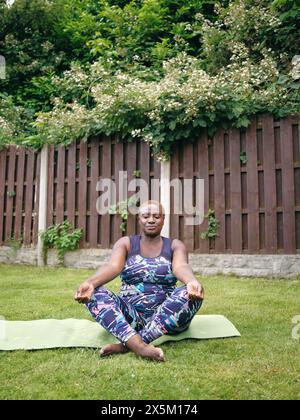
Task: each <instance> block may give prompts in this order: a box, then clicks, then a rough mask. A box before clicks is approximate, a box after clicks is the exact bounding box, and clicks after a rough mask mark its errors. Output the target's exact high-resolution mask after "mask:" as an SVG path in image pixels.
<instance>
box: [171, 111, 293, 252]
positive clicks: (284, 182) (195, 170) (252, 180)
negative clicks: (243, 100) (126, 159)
mask: <svg viewBox="0 0 300 420" xmlns="http://www.w3.org/2000/svg"><path fill="white" fill-rule="evenodd" d="M299 131H300V124H299V118H285V119H282V120H280V121H273V118H272V117H271V116H268V115H266V116H264V117H263V118H261V119H259V120H258V119H255V120H253V122H252V124H251V126H250V127H248V129H247V130H236V129H233V130H229V131H228V132H219V133H218V134H217V135H216V136H215V137H214V139H212V140H208V139H207V137H206V136H205V135H203V136H202V137H201V138H199V139H197V141H196V142H194V143H193V144H189V145H179V146H178V147H177V149H176V151H175V154H174V157H173V159H172V166H171V174H172V178H173V177H179V178H193V177H194V178H202V179H204V180H205V181H204V182H205V213H207V211H208V209H209V208H212V209H214V210H215V214H216V218H217V220H218V221H219V222H220V228H219V230H218V235H219V236H218V237H216V239H214V240H202V239H200V234H201V233H202V232H203V231H205V230H207V221H205V222H204V223H203V224H201V225H198V226H197V225H196V226H185V224H184V216H179V215H174V214H173V215H172V216H171V218H172V219H171V235H170V236H171V237H178V238H180V239H181V240H183V241H184V242H185V244H186V245H187V247H188V249H189V251H195V252H199V253H235V254H241V253H247V254H252V253H253V254H262V253H267V254H273V253H286V254H295V253H298V252H299V251H300V140H299V139H300V136H299ZM171 207H172V204H171Z"/></svg>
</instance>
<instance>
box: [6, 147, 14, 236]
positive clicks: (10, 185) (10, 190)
mask: <svg viewBox="0 0 300 420" xmlns="http://www.w3.org/2000/svg"><path fill="white" fill-rule="evenodd" d="M15 164H16V148H15V146H10V147H9V163H8V180H7V194H6V203H7V204H6V226H5V240H9V239H10V238H12V237H13V232H12V221H13V201H14V197H13V195H12V194H14V193H15Z"/></svg>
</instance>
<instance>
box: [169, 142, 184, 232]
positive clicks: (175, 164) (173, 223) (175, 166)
mask: <svg viewBox="0 0 300 420" xmlns="http://www.w3.org/2000/svg"><path fill="white" fill-rule="evenodd" d="M171 180H173V184H174V187H172V189H171V200H170V206H171V217H170V238H172V239H179V214H175V213H174V209H176V213H177V212H179V211H180V208H181V207H180V204H181V206H182V202H183V198H182V196H181V194H180V191H176V188H177V186H176V184H175V182H174V180H179V150H178V145H176V146H174V152H173V155H172V157H171ZM182 192H183V191H182Z"/></svg>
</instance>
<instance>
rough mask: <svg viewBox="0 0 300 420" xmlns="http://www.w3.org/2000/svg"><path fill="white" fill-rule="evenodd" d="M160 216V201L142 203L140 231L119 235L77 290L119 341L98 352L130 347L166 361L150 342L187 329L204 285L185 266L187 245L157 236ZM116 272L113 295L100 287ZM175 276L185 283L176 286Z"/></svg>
mask: <svg viewBox="0 0 300 420" xmlns="http://www.w3.org/2000/svg"><path fill="white" fill-rule="evenodd" d="M164 219H165V214H164V209H163V206H162V205H161V204H160V203H159V202H157V201H153V200H149V201H146V202H145V203H143V204H142V205H141V207H140V208H139V214H138V221H139V225H140V230H141V234H140V235H133V236H130V237H128V236H125V237H123V238H121V239H119V240H118V241H117V242H116V243H115V245H114V247H113V249H112V254H111V258H110V261H109V262H108V263H106V264H104V265H103V266H102V267H100V268H99V270H98V271H97V272H96V273H95V275H93V276H92V277H90V278H89V279H88V280H86V281H85V282H84V283H83V284H81V286H80V287H79V288H78V290H77V292H76V295H75V299H76V300H77V301H78V302H80V303H85V305H86V307H87V308H88V310H89V311H90V313H91V315H92V316H93V318H94V319H95V320H96V321H97V322H98V323H99V324H100V325H102V327H103V328H105V329H106V330H107V331H109V332H110V333H111V334H113V335H114V336H115V337H116V338H117V339H118V340H119V341H120V343H118V344H107V345H106V346H104V347H103V348H102V349H101V351H100V355H101V356H102V357H103V356H107V355H110V354H116V353H126V352H127V351H129V350H131V351H133V352H134V353H135V354H136V355H138V356H142V357H146V358H150V359H153V360H157V361H161V362H163V361H165V357H164V353H163V351H162V349H161V348H159V347H154V346H153V345H151V344H150V343H151V342H152V341H154V340H155V339H157V338H158V337H161V336H162V335H164V334H178V333H179V332H182V331H184V330H186V329H187V328H188V327H189V325H190V323H191V321H192V319H193V317H194V315H195V314H196V313H197V311H198V310H199V309H200V307H201V304H202V301H203V299H204V291H203V287H202V285H201V284H200V283H199V282H198V280H197V279H196V278H195V276H194V274H193V272H192V269H191V268H190V266H189V265H188V255H187V250H186V247H185V245H184V244H183V242H181V241H180V240H178V239H174V240H173V241H171V240H170V239H169V238H167V237H164V236H161V235H160V233H161V230H162V228H163V225H164ZM118 275H120V277H121V280H122V284H121V289H120V293H119V294H118V295H117V294H115V293H113V292H111V291H109V290H108V289H106V288H104V287H103V286H104V285H105V284H106V283H108V282H109V281H111V280H113V279H115V278H116V277H117V276H118ZM177 280H180V281H181V282H182V283H184V285H183V286H181V287H177V288H176V282H177Z"/></svg>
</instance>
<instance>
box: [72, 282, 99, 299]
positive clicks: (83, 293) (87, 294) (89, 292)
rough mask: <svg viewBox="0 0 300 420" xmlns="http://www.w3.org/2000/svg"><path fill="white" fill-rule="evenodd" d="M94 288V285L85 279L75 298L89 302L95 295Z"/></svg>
mask: <svg viewBox="0 0 300 420" xmlns="http://www.w3.org/2000/svg"><path fill="white" fill-rule="evenodd" d="M94 290H95V288H94V286H93V285H92V284H91V283H89V282H87V281H85V282H84V283H82V284H81V285H80V286H79V288H78V289H77V291H76V293H75V297H74V299H75V300H77V302H79V303H86V302H89V301H90V300H91V297H92V296H93V293H94Z"/></svg>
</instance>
